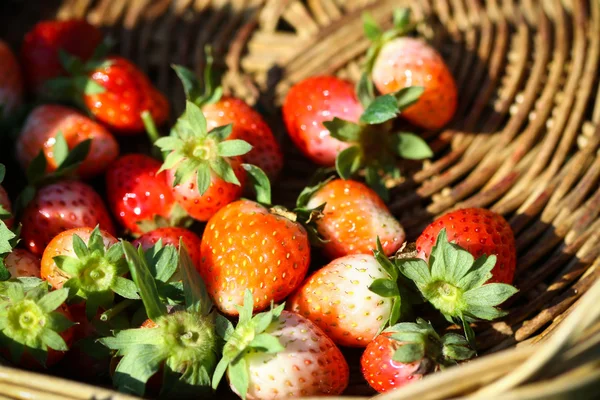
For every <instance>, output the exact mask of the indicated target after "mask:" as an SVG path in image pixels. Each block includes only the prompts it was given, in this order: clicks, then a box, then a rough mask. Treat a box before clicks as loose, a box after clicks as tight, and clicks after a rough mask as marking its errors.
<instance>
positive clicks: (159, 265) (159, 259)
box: [145, 240, 179, 282]
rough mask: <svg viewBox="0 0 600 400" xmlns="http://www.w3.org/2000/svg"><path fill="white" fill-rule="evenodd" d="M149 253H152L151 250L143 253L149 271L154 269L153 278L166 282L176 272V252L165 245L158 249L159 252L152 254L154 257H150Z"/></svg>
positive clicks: (173, 248) (177, 253) (177, 262)
mask: <svg viewBox="0 0 600 400" xmlns="http://www.w3.org/2000/svg"><path fill="white" fill-rule="evenodd" d="M159 242H160V240H159ZM157 244H158V243H157ZM149 253H152V250H149V251H148V252H146V253H145V255H146V261H147V263H148V266H149V267H150V268H151V269H152V266H153V267H154V272H153V273H154V277H155V278H156V280H158V281H162V282H168V281H169V279H171V277H172V276H173V275H174V274H175V272H177V269H178V266H179V252H178V250H177V249H176V248H175V246H172V245H166V246H164V247H159V250H158V251H156V253H154V256H151V255H150V254H149ZM148 257H149V259H148Z"/></svg>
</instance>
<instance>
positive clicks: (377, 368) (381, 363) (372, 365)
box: [360, 319, 475, 393]
mask: <svg viewBox="0 0 600 400" xmlns="http://www.w3.org/2000/svg"><path fill="white" fill-rule="evenodd" d="M474 355H475V352H474V351H473V350H472V349H470V348H469V346H468V343H467V341H466V340H465V338H464V337H463V336H461V335H457V334H455V333H448V334H446V335H444V336H443V337H441V338H440V336H439V335H438V334H437V333H436V332H435V330H434V329H433V327H432V326H431V324H430V323H428V322H426V321H424V320H422V319H418V320H417V322H416V323H409V322H403V323H400V324H397V325H394V326H392V327H389V328H388V329H386V330H385V331H383V332H382V333H381V334H380V335H378V336H377V337H376V338H375V340H373V341H372V342H371V343H369V345H368V346H367V348H366V349H365V352H364V353H363V355H362V357H361V360H360V363H361V366H362V373H363V375H364V377H365V379H366V380H367V382H368V383H369V385H371V387H372V388H373V389H375V390H377V391H378V392H380V393H382V392H387V391H390V390H394V389H398V388H401V387H402V386H404V385H407V384H409V383H411V382H416V381H418V380H421V379H422V378H423V377H424V376H425V375H428V374H431V373H433V372H436V371H438V370H440V369H443V368H446V367H449V366H452V365H455V364H456V362H457V361H462V360H467V359H469V358H471V357H473V356H474Z"/></svg>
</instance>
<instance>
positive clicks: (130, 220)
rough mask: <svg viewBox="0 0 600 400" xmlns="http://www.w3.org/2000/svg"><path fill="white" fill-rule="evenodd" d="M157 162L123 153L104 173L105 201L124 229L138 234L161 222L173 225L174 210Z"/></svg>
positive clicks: (152, 159)
mask: <svg viewBox="0 0 600 400" xmlns="http://www.w3.org/2000/svg"><path fill="white" fill-rule="evenodd" d="M159 169H160V162H159V161H157V160H155V159H154V158H152V157H149V156H146V155H144V154H127V155H124V156H122V157H120V158H119V159H117V160H116V161H115V162H114V163H113V164H112V165H111V167H110V168H109V169H108V171H107V172H106V193H107V200H108V204H109V206H110V209H111V210H112V212H113V215H114V216H115V217H116V218H117V220H118V221H119V222H120V223H121V225H123V226H124V227H125V228H127V230H129V231H130V232H131V233H133V234H136V235H138V234H141V233H144V232H146V231H149V230H152V229H155V228H156V227H158V226H160V225H161V224H168V225H171V224H177V222H178V219H179V218H180V217H182V216H181V215H180V214H181V212H178V211H177V207H176V205H175V199H174V197H173V193H172V191H171V187H170V186H169V184H168V183H167V180H166V174H165V173H160V174H159V173H158V170H159ZM161 220H162V221H161Z"/></svg>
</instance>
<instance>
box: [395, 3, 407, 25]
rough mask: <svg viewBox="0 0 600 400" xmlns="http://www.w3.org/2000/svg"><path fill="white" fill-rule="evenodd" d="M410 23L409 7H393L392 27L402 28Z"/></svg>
mask: <svg viewBox="0 0 600 400" xmlns="http://www.w3.org/2000/svg"><path fill="white" fill-rule="evenodd" d="M409 23H410V8H395V9H394V28H396V29H404V28H405V27H406V26H407V25H408V24H409Z"/></svg>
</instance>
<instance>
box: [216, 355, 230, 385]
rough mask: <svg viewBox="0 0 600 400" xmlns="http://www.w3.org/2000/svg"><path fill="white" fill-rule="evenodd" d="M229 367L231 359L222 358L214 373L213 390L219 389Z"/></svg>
mask: <svg viewBox="0 0 600 400" xmlns="http://www.w3.org/2000/svg"><path fill="white" fill-rule="evenodd" d="M228 367H229V359H227V358H225V357H223V358H221V360H220V361H219V363H218V364H217V367H216V368H215V372H214V373H213V377H212V388H213V389H214V390H217V388H218V387H219V383H220V382H221V380H222V379H223V375H225V371H227V368H228Z"/></svg>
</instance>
